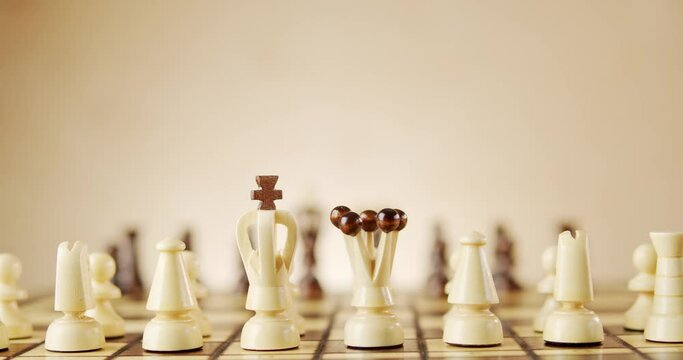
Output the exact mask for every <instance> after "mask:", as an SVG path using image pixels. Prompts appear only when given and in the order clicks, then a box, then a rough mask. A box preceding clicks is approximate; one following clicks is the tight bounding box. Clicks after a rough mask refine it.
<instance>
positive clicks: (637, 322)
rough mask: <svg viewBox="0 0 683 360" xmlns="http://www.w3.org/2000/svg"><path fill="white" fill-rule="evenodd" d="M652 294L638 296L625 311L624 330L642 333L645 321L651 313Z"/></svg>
mask: <svg viewBox="0 0 683 360" xmlns="http://www.w3.org/2000/svg"><path fill="white" fill-rule="evenodd" d="M653 301H654V299H653V296H652V294H651V293H650V294H638V297H637V298H636V301H635V302H634V303H633V305H632V306H631V307H630V308H629V309H628V310H627V311H626V313H625V314H624V315H625V319H624V328H625V329H627V330H635V331H643V330H645V325H646V324H647V319H648V318H649V317H650V313H652V304H653Z"/></svg>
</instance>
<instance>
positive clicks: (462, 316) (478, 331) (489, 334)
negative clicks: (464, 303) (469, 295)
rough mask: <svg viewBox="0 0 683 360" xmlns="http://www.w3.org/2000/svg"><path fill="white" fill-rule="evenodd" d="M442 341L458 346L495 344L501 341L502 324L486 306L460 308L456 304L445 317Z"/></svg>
mask: <svg viewBox="0 0 683 360" xmlns="http://www.w3.org/2000/svg"><path fill="white" fill-rule="evenodd" d="M444 320H445V325H444V328H443V330H444V332H443V341H444V342H446V343H448V344H451V345H459V346H495V345H499V344H501V343H502V342H503V326H502V325H501V323H500V320H499V319H498V317H497V316H496V315H494V314H493V313H492V312H491V311H490V310H489V309H488V306H486V307H485V308H478V309H472V308H464V307H463V308H461V307H459V306H458V305H455V306H453V309H451V311H450V312H449V313H448V315H447V316H446V317H445V319H444Z"/></svg>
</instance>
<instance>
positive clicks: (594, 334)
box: [543, 230, 604, 345]
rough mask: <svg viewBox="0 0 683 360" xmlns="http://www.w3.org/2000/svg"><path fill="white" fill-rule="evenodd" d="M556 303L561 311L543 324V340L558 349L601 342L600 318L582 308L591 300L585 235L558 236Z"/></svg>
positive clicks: (591, 284)
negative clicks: (560, 346) (562, 346)
mask: <svg viewBox="0 0 683 360" xmlns="http://www.w3.org/2000/svg"><path fill="white" fill-rule="evenodd" d="M554 295H555V301H557V302H559V304H560V307H559V308H558V309H556V310H555V311H553V312H552V313H551V314H550V315H549V316H548V318H547V319H546V322H545V327H544V328H543V340H545V341H546V342H548V343H551V344H558V345H587V344H599V343H601V342H602V341H603V339H604V333H603V329H602V323H601V322H600V318H598V316H597V315H596V314H595V313H594V312H593V311H591V310H588V309H586V308H585V307H584V304H585V303H587V302H589V301H592V300H593V281H592V279H591V271H590V262H589V257H588V240H587V238H586V233H585V232H583V231H580V230H576V238H574V237H572V234H571V232H569V231H565V232H563V233H561V234H560V236H559V239H558V242H557V264H556V275H555V291H554Z"/></svg>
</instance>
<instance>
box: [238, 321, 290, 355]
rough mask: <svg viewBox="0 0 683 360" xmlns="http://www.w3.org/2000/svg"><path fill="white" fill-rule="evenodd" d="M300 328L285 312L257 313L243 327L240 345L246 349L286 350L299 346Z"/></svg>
mask: <svg viewBox="0 0 683 360" xmlns="http://www.w3.org/2000/svg"><path fill="white" fill-rule="evenodd" d="M300 342H301V339H300V337H299V330H298V329H297V327H296V325H295V324H294V322H293V321H292V320H290V319H289V318H288V317H287V316H285V315H284V314H283V313H277V312H265V311H264V312H259V313H256V315H254V316H253V317H252V318H251V319H249V321H247V322H246V323H245V324H244V327H243V328H242V336H241V339H240V346H241V347H242V349H245V350H285V349H293V348H296V347H298V346H299V343H300Z"/></svg>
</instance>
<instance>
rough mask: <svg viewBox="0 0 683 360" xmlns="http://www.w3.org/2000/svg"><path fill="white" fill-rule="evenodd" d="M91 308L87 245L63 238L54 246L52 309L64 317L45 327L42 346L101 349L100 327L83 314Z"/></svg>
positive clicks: (64, 348)
mask: <svg viewBox="0 0 683 360" xmlns="http://www.w3.org/2000/svg"><path fill="white" fill-rule="evenodd" d="M93 307H95V299H94V297H93V295H92V288H91V283H90V267H89V264H88V248H87V246H86V245H85V244H83V243H81V242H80V241H76V242H75V243H74V244H73V246H71V247H70V246H69V243H68V242H66V241H65V242H63V243H61V244H59V247H58V249H57V270H56V281H55V310H56V311H61V312H63V313H64V316H63V317H61V318H59V319H57V320H54V321H53V322H52V323H51V324H50V326H49V327H48V328H47V333H46V334H45V349H47V350H49V351H58V352H77V351H90V350H97V349H101V348H102V347H103V346H104V332H103V331H102V326H101V325H100V323H98V322H97V321H95V319H93V318H91V317H89V316H86V315H85V311H86V310H88V309H92V308H93Z"/></svg>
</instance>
